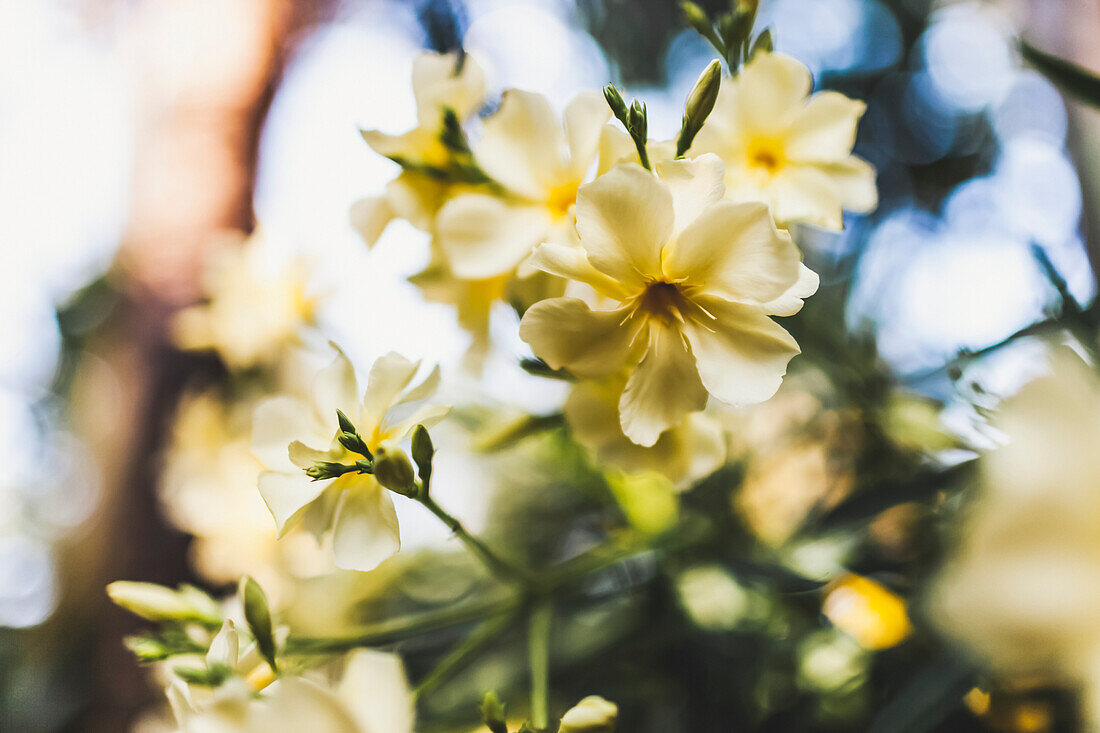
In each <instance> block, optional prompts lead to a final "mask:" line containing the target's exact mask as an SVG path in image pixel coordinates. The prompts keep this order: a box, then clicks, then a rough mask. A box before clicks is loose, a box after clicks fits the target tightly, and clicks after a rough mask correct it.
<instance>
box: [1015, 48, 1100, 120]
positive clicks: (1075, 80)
mask: <svg viewBox="0 0 1100 733" xmlns="http://www.w3.org/2000/svg"><path fill="white" fill-rule="evenodd" d="M1020 53H1022V54H1023V56H1024V59H1026V60H1027V62H1028V63H1030V64H1031V65H1032V66H1034V67H1035V68H1036V69H1038V70H1039V72H1041V73H1042V74H1043V76H1045V77H1047V78H1048V79H1050V80H1051V81H1052V82H1054V83H1055V84H1057V85H1058V86H1059V87H1060V88H1061V90H1062V91H1063V92H1065V93H1066V94H1068V95H1070V96H1071V97H1074V98H1075V99H1078V100H1080V101H1082V102H1084V103H1085V104H1090V105H1092V106H1094V107H1100V76H1098V75H1096V74H1094V73H1093V72H1091V71H1089V70H1088V69H1085V68H1082V67H1080V66H1078V65H1077V64H1074V63H1072V62H1070V61H1066V60H1065V59H1063V58H1059V57H1058V56H1054V55H1052V54H1049V53H1047V52H1046V51H1040V50H1039V49H1037V48H1035V47H1034V46H1032V45H1031V44H1030V43H1028V42H1027V41H1020Z"/></svg>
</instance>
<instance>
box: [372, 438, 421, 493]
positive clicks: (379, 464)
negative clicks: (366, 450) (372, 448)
mask: <svg viewBox="0 0 1100 733" xmlns="http://www.w3.org/2000/svg"><path fill="white" fill-rule="evenodd" d="M374 477H375V478H376V479H378V483H380V484H382V485H383V486H385V487H386V488H387V489H389V490H390V491H394V492H396V493H398V494H402V495H404V496H413V495H415V494H416V477H415V476H414V475H413V467H412V463H410V462H409V457H408V456H407V455H405V451H403V450H401V449H400V448H398V447H397V446H394V445H388V446H387V445H385V444H383V445H381V446H379V447H378V451H377V453H376V454H375V457H374Z"/></svg>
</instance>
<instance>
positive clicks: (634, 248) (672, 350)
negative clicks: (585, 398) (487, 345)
mask: <svg viewBox="0 0 1100 733" xmlns="http://www.w3.org/2000/svg"><path fill="white" fill-rule="evenodd" d="M722 194H723V185H722V164H721V161H720V160H718V159H717V158H716V157H714V156H701V157H700V158H697V159H695V160H692V161H683V160H681V161H670V162H667V163H663V164H659V165H658V166H657V175H654V174H652V173H649V172H648V171H646V170H644V169H643V168H641V167H640V166H638V165H634V164H630V163H628V164H623V165H619V166H616V167H615V168H613V169H612V170H611V171H609V172H608V173H606V174H604V175H603V176H601V177H599V178H597V179H596V180H595V181H593V182H592V183H589V184H587V185H585V186H583V187H582V188H581V189H580V192H579V194H578V197H577V232H578V234H579V235H580V245H581V246H580V247H578V248H572V247H563V246H560V245H554V244H542V245H540V246H539V247H538V249H537V250H536V251H535V254H534V257H533V264H534V265H535V266H536V267H538V268H540V269H542V270H544V271H546V272H549V273H551V274H555V275H559V276H561V277H564V278H569V279H571V280H576V281H579V282H582V283H584V284H586V285H588V286H590V287H591V288H592V289H593V290H595V291H596V292H597V293H598V294H599V295H600V296H601V297H603V298H605V299H606V302H608V303H610V304H612V307H610V308H608V309H606V310H592V309H591V308H589V306H588V305H587V304H586V303H585V302H584V301H582V300H580V299H577V298H551V299H548V300H544V301H542V302H539V303H536V304H535V305H534V306H532V307H531V308H530V309H528V311H527V313H526V314H525V315H524V317H523V321H522V323H521V324H520V336H521V337H522V338H523V339H524V340H525V341H526V342H527V343H528V344H530V345H531V347H532V349H533V350H534V352H535V354H536V355H537V356H539V357H541V358H542V359H544V360H545V361H546V362H547V363H548V364H549V365H550V366H552V367H554V368H563V369H567V370H569V371H571V372H573V373H574V374H576V375H577V376H580V377H585V378H599V377H605V376H609V375H611V374H614V373H616V372H618V371H619V370H621V369H624V368H625V369H627V370H628V371H629V377H628V379H627V382H626V387H625V389H624V390H623V394H622V397H621V398H620V400H619V417H620V423H621V425H622V428H623V433H624V434H625V435H626V436H627V437H628V438H630V439H631V440H632V441H634V442H635V443H638V444H639V445H644V446H651V445H653V444H654V443H656V442H657V439H658V438H659V437H660V435H661V433H662V432H664V431H665V430H667V429H669V428H671V427H673V426H675V425H679V424H680V423H681V422H682V421H683V419H684V417H685V415H687V414H688V413H690V412H697V411H699V410H702V409H703V407H705V405H706V402H707V395H708V393H709V394H712V395H714V396H715V397H717V398H718V399H720V400H722V401H724V402H728V403H731V404H735V405H746V404H753V403H757V402H761V401H763V400H766V399H768V398H769V397H771V396H772V395H773V394H774V393H775V391H776V389H778V387H779V384H780V383H781V382H782V379H783V375H784V374H785V373H786V369H787V363H788V362H789V361H790V360H791V358H792V357H793V356H794V355H795V354H797V353H798V352H799V349H798V344H796V343H795V341H794V339H793V338H791V336H790V334H788V333H787V332H786V331H785V330H784V329H783V328H782V327H780V326H779V325H778V324H777V323H775V322H774V321H773V320H772V319H771V318H769V315H791V314H793V313H795V312H797V311H798V310H799V309H800V308H801V307H802V299H803V298H804V297H807V296H809V295H810V294H812V293H813V292H815V291H816V289H817V276H816V275H815V274H814V273H812V272H811V271H810V270H808V269H806V268H805V267H804V266H803V265H802V263H801V257H800V254H799V252H798V249H797V248H796V247H795V246H794V244H793V242H792V241H791V238H790V236H789V235H788V234H787V233H785V232H781V231H778V230H777V229H776V227H775V224H774V222H773V221H772V218H771V216H770V215H769V214H768V209H767V207H766V206H764V205H763V204H759V203H742V204H737V203H733V202H729V201H722V200H721V199H722Z"/></svg>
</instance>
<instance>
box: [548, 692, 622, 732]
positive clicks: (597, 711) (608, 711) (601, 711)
mask: <svg viewBox="0 0 1100 733" xmlns="http://www.w3.org/2000/svg"><path fill="white" fill-rule="evenodd" d="M618 718H619V706H618V705H616V704H615V703H613V702H610V701H609V700H605V699H603V698H602V697H600V696H599V695H589V696H588V697H586V698H584V699H583V700H581V701H580V702H579V703H577V704H576V705H574V706H573V707H571V708H569V710H568V711H566V713H565V715H563V716H562V719H561V727H560V728H559V729H558V733H614V730H615V723H616V721H617V720H618Z"/></svg>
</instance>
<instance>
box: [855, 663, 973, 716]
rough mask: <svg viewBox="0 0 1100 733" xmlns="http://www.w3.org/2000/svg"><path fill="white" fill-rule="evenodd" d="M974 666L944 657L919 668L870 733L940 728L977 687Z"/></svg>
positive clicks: (882, 713) (883, 712) (887, 706)
mask: <svg viewBox="0 0 1100 733" xmlns="http://www.w3.org/2000/svg"><path fill="white" fill-rule="evenodd" d="M976 674H977V672H976V670H975V668H974V667H973V665H971V664H969V663H967V662H965V661H963V660H961V659H958V658H957V657H953V656H944V657H941V658H939V659H936V660H934V661H932V662H931V663H929V664H927V665H925V666H923V667H921V668H919V669H918V670H917V671H916V672H915V673H914V674H913V676H912V677H910V678H909V680H908V681H907V682H906V683H905V685H904V686H903V687H902V688H901V692H899V693H898V695H897V696H896V697H895V698H894V699H893V700H891V701H890V703H889V704H887V705H886V707H885V708H884V709H883V710H882V712H881V713H879V715H878V717H877V718H875V720H874V722H873V723H872V724H871V727H870V729H869V731H870V733H923V731H929V730H932V729H934V728H935V727H936V726H937V725H939V724H940V723H941V722H943V720H944V719H945V718H947V716H948V715H950V714H951V712H952V711H953V710H955V709H956V708H957V707H958V706H959V705H960V704H961V703H962V698H963V695H965V694H966V692H967V690H969V689H970V688H971V687H973V686H974V681H975V677H976Z"/></svg>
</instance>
